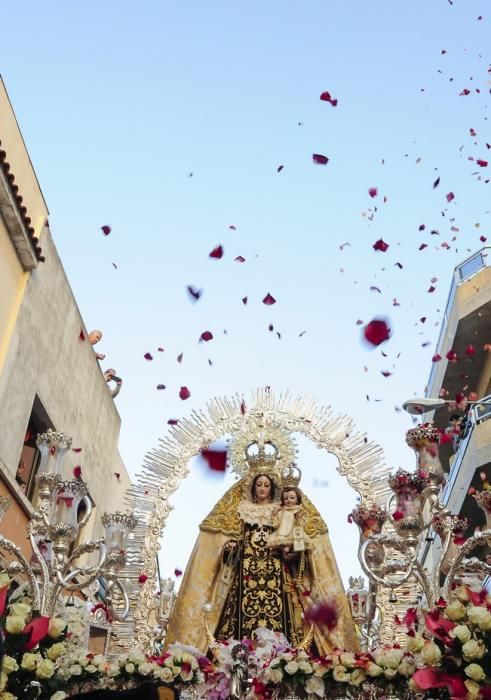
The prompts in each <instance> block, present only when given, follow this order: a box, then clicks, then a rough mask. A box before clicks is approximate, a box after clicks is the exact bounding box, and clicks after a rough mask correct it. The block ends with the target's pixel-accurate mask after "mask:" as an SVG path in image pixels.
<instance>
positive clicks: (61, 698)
mask: <svg viewBox="0 0 491 700" xmlns="http://www.w3.org/2000/svg"><path fill="white" fill-rule="evenodd" d="M67 697H68V695H67V694H66V693H65V691H64V690H57V691H56V693H53V695H52V696H51V697H50V699H49V700H65V698H67Z"/></svg>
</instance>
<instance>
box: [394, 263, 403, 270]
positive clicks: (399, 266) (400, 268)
mask: <svg viewBox="0 0 491 700" xmlns="http://www.w3.org/2000/svg"><path fill="white" fill-rule="evenodd" d="M394 267H398V268H399V270H402V269H403V265H401V263H400V262H396V263H395V265H394Z"/></svg>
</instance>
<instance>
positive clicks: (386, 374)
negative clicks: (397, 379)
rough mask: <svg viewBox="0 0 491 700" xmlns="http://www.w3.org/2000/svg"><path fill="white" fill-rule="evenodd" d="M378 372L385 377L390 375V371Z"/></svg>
mask: <svg viewBox="0 0 491 700" xmlns="http://www.w3.org/2000/svg"><path fill="white" fill-rule="evenodd" d="M380 374H381V375H382V376H383V377H385V378H387V377H392V372H387V370H381V371H380Z"/></svg>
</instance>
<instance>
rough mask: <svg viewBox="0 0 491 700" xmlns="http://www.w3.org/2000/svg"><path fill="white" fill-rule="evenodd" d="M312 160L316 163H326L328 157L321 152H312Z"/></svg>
mask: <svg viewBox="0 0 491 700" xmlns="http://www.w3.org/2000/svg"><path fill="white" fill-rule="evenodd" d="M312 160H313V161H314V163H316V164H317V165H327V164H328V163H329V158H328V157H327V156H323V155H322V154H321V153H313V154H312Z"/></svg>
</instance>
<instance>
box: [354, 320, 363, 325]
mask: <svg viewBox="0 0 491 700" xmlns="http://www.w3.org/2000/svg"><path fill="white" fill-rule="evenodd" d="M356 325H357V326H362V325H363V321H362V320H361V318H359V319H358V320H357V322H356Z"/></svg>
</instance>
